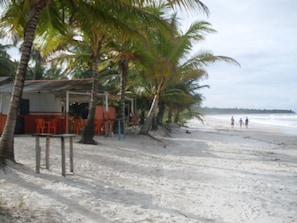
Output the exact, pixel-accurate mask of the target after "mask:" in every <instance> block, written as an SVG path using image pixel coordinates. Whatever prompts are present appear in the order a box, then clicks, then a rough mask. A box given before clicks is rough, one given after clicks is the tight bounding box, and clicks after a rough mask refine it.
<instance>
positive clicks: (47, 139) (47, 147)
mask: <svg viewBox="0 0 297 223" xmlns="http://www.w3.org/2000/svg"><path fill="white" fill-rule="evenodd" d="M49 145H50V136H49V135H48V136H46V146H45V168H46V169H48V170H49V168H50V165H49Z"/></svg>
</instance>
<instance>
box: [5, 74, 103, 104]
mask: <svg viewBox="0 0 297 223" xmlns="http://www.w3.org/2000/svg"><path fill="white" fill-rule="evenodd" d="M13 83H14V82H13V81H10V82H7V79H3V81H2V80H1V79H0V93H1V92H4V93H11V92H12V89H13ZM91 89H92V79H91V78H88V79H74V80H26V81H25V83H24V88H23V92H24V93H52V94H54V95H55V96H56V97H57V98H59V99H60V100H62V101H64V100H65V98H66V91H72V92H83V93H90V92H91ZM98 99H99V100H102V97H99V98H98ZM69 100H70V101H72V102H89V100H90V96H89V95H82V94H77V95H74V94H71V95H70V99H69Z"/></svg>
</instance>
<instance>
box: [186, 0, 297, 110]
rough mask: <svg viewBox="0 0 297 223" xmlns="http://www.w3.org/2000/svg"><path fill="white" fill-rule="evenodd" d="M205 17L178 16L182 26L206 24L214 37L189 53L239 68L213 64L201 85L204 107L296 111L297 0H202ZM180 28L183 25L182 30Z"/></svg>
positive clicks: (211, 36)
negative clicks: (216, 57) (221, 57)
mask: <svg viewBox="0 0 297 223" xmlns="http://www.w3.org/2000/svg"><path fill="white" fill-rule="evenodd" d="M204 3H205V4H206V5H207V6H208V8H209V9H210V16H209V18H207V17H206V16H204V15H202V14H199V16H196V17H193V16H192V17H191V18H189V16H187V15H186V14H182V15H181V17H182V21H186V22H185V24H184V25H185V26H187V25H188V24H191V22H192V21H194V20H207V21H209V22H210V23H211V24H212V26H213V28H214V29H215V30H217V33H215V34H210V35H208V36H207V37H206V41H204V42H202V43H200V44H197V45H196V46H195V48H194V49H193V51H198V50H200V49H209V50H211V51H212V52H213V53H214V54H215V55H224V56H230V57H232V58H234V59H236V60H237V61H238V62H239V63H240V64H241V68H238V67H235V66H233V65H228V64H225V63H221V62H220V63H218V64H215V65H211V66H209V67H208V68H207V70H208V73H209V78H208V79H207V80H205V81H204V82H203V84H209V85H210V87H211V88H210V89H204V90H203V92H202V93H203V95H204V96H205V98H206V100H205V102H204V104H205V106H208V107H214V106H217V107H244V108H263V109H265V108H282V109H293V110H295V111H297V96H295V95H297V88H296V83H297V75H296V72H297V62H296V61H297V38H296V36H297V27H296V21H297V13H296V12H295V10H296V8H297V1H294V0H261V1H258V0H249V1H246V0H228V1H221V0H208V1H205V2H204ZM185 26H184V27H185Z"/></svg>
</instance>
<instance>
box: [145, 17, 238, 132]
mask: <svg viewBox="0 0 297 223" xmlns="http://www.w3.org/2000/svg"><path fill="white" fill-rule="evenodd" d="M171 24H172V27H173V32H172V35H164V33H160V32H158V30H150V33H151V34H152V35H153V36H152V37H151V38H150V40H152V41H150V45H149V50H150V52H151V55H154V56H153V57H151V58H150V60H148V64H147V66H146V70H145V75H147V76H148V78H149V79H150V80H153V89H152V91H153V101H152V104H151V107H150V110H149V113H148V116H147V119H146V121H145V123H144V124H143V126H142V128H141V130H140V133H141V134H148V132H149V130H150V127H151V124H152V121H153V117H154V115H155V114H154V113H155V111H156V108H157V107H158V103H159V101H160V99H161V97H162V93H163V92H164V90H165V89H166V88H167V87H168V86H170V85H171V84H172V83H177V82H178V81H182V80H183V75H185V74H184V72H182V70H179V69H178V68H179V67H178V64H179V63H181V61H182V60H184V59H185V58H186V56H187V55H188V54H189V52H190V49H191V46H192V44H193V43H194V42H196V41H200V40H203V39H204V35H205V34H206V33H211V32H214V30H213V29H211V28H210V24H209V23H207V22H204V21H198V22H195V23H193V24H192V25H191V26H190V27H189V29H188V30H187V31H186V32H185V33H184V34H182V33H179V32H178V30H177V26H176V18H175V17H172V22H171ZM218 60H224V61H227V62H231V63H237V62H236V61H235V60H233V59H232V58H229V57H224V56H214V55H213V54H211V53H203V54H202V55H199V56H196V57H193V58H192V59H190V60H189V61H188V63H190V64H191V66H192V68H193V71H194V70H198V71H199V70H204V69H205V68H204V66H205V65H208V64H210V63H213V62H215V61H218ZM181 68H182V67H181ZM204 73H206V72H204Z"/></svg>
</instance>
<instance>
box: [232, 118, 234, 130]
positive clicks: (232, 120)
mask: <svg viewBox="0 0 297 223" xmlns="http://www.w3.org/2000/svg"><path fill="white" fill-rule="evenodd" d="M231 128H234V118H233V116H232V117H231Z"/></svg>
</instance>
